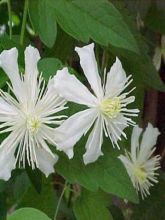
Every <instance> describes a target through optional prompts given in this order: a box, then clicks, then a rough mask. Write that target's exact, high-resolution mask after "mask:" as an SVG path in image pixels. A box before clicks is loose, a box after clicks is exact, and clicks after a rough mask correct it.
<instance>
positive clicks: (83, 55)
mask: <svg viewBox="0 0 165 220" xmlns="http://www.w3.org/2000/svg"><path fill="white" fill-rule="evenodd" d="M75 51H76V52H77V53H78V55H79V57H80V64H81V67H82V69H83V71H84V74H85V76H86V78H87V80H88V82H89V84H90V85H91V88H92V89H93V91H94V93H95V95H96V96H97V97H98V98H102V96H103V90H102V85H101V79H100V76H99V73H98V68H97V62H96V58H95V54H94V43H92V44H89V45H87V46H84V47H81V48H79V47H76V48H75Z"/></svg>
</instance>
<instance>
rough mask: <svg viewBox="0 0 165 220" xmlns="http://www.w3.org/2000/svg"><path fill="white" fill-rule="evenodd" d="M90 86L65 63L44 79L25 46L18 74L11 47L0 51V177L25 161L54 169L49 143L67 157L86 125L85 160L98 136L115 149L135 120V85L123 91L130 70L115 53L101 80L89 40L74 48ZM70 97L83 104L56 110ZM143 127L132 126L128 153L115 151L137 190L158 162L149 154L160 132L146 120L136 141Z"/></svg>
mask: <svg viewBox="0 0 165 220" xmlns="http://www.w3.org/2000/svg"><path fill="white" fill-rule="evenodd" d="M75 51H76V52H77V53H78V55H79V57H80V64H81V67H82V69H83V71H84V74H85V77H86V78H87V81H88V83H89V86H88V87H86V86H84V85H83V84H82V83H81V82H80V81H79V80H78V79H77V78H76V77H75V76H74V75H71V74H70V73H69V71H68V69H67V68H63V69H62V70H58V71H57V73H56V75H55V76H53V78H51V79H50V80H49V82H48V84H47V85H46V83H45V81H44V80H43V78H42V75H41V74H39V72H38V68H37V63H38V61H39V59H40V55H39V52H38V50H37V49H35V48H33V47H32V46H29V47H27V48H26V50H25V72H24V73H22V74H19V68H18V64H17V58H18V51H17V49H16V48H13V49H10V50H5V51H3V52H2V53H1V54H0V67H1V68H2V69H3V70H4V71H5V72H6V74H7V75H8V77H9V79H10V81H11V84H8V86H9V90H10V92H5V91H2V90H0V133H7V136H6V138H4V140H3V141H2V142H1V144H0V167H1V169H0V179H4V180H8V179H9V178H10V176H11V171H12V170H13V169H15V167H16V166H18V167H25V166H26V164H27V165H29V166H31V167H32V169H35V168H39V169H40V170H41V171H42V172H43V173H44V174H45V175H46V176H48V175H49V174H50V173H52V172H54V164H55V163H56V162H57V160H58V156H57V155H56V154H54V153H52V151H51V150H50V148H49V145H53V146H56V148H57V150H60V151H63V152H65V153H66V154H67V155H68V157H69V158H70V159H71V158H72V157H73V156H74V151H73V147H74V145H75V144H76V143H77V142H78V141H79V139H80V138H81V137H82V136H83V135H85V134H86V133H87V132H88V131H90V134H89V137H88V140H87V142H86V145H85V149H86V152H85V154H84V155H83V160H84V163H85V164H88V163H92V162H94V161H96V160H97V159H98V157H99V156H101V155H103V152H102V150H101V147H102V143H103V136H104V135H105V136H106V137H107V138H109V140H110V142H111V143H112V146H113V147H117V148H119V149H120V146H119V143H118V142H119V141H120V140H121V139H122V137H124V138H126V137H127V136H126V133H125V131H124V130H125V128H126V127H128V126H129V125H133V126H134V125H136V123H135V122H134V121H133V119H132V118H133V117H136V116H138V113H139V110H138V109H132V108H129V107H128V106H129V104H130V103H132V102H134V100H135V97H134V96H132V95H130V94H131V92H132V91H133V90H134V89H135V88H133V89H130V90H129V91H126V89H127V87H128V86H129V85H130V84H131V82H132V76H131V75H130V76H126V73H125V71H124V69H123V67H122V64H121V62H120V60H119V59H118V58H116V61H115V63H114V64H113V65H112V67H111V69H110V71H109V72H108V73H107V74H106V71H104V72H105V74H104V80H103V81H102V80H101V77H100V75H99V71H98V66H97V62H96V58H95V54H94V44H93V43H92V44H90V45H87V46H84V47H82V48H78V47H76V48H75ZM67 101H69V102H73V103H77V104H80V105H83V106H86V109H85V110H83V111H80V112H77V113H75V114H74V115H72V116H71V117H69V118H67V119H66V117H67V116H65V115H62V114H60V112H61V111H62V110H64V109H66V108H67V107H66V106H65V104H66V102H67ZM141 132H142V129H140V128H138V127H137V126H135V127H134V129H133V134H132V140H131V153H129V152H127V151H126V155H125V156H124V155H120V156H119V159H120V160H121V161H122V162H123V164H124V166H125V167H126V169H127V172H128V174H129V176H130V178H131V180H132V182H133V185H134V187H135V188H136V189H137V190H140V191H141V194H142V196H145V195H146V194H148V193H149V191H148V189H149V186H150V185H152V183H151V182H156V178H155V171H156V170H157V169H158V168H159V159H160V158H159V157H158V156H155V157H152V154H153V152H154V148H153V146H154V145H155V144H156V140H157V136H158V134H159V132H158V130H157V129H156V128H153V127H152V125H150V124H149V125H148V127H147V129H146V131H145V132H144V135H143V139H142V143H141V145H140V147H139V144H138V139H139V136H140V133H141Z"/></svg>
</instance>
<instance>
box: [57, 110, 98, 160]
mask: <svg viewBox="0 0 165 220" xmlns="http://www.w3.org/2000/svg"><path fill="white" fill-rule="evenodd" d="M96 117H97V111H96V110H95V109H87V110H84V111H81V112H78V113H76V114H74V115H72V116H71V117H70V118H68V119H67V120H65V121H64V122H63V124H62V125H61V126H60V127H58V128H57V129H55V141H56V143H57V149H58V150H63V151H64V152H65V153H66V154H67V155H68V156H69V158H71V157H73V146H74V145H75V144H76V142H77V141H78V140H79V139H80V138H81V137H82V135H83V134H85V133H86V132H87V131H88V130H89V128H90V127H91V126H92V124H93V123H94V120H95V119H96Z"/></svg>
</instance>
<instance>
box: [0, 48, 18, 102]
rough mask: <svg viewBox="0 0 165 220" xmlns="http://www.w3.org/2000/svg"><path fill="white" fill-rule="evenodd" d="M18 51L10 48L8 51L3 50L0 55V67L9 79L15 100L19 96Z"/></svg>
mask: <svg viewBox="0 0 165 220" xmlns="http://www.w3.org/2000/svg"><path fill="white" fill-rule="evenodd" d="M17 59H18V50H17V49H16V48H12V49H10V50H4V51H3V52H2V53H1V54H0V67H1V68H2V69H3V70H4V71H5V73H6V74H7V76H8V77H9V79H10V81H11V83H12V86H13V90H14V93H15V95H16V96H17V98H18V97H19V96H20V94H21V78H20V75H19V69H18V63H17Z"/></svg>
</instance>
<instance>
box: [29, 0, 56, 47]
mask: <svg viewBox="0 0 165 220" xmlns="http://www.w3.org/2000/svg"><path fill="white" fill-rule="evenodd" d="M48 1H49V0H48ZM48 1H47V0H35V1H34V0H30V1H29V4H30V6H29V9H30V10H29V12H30V16H31V21H32V24H33V26H34V29H35V31H36V32H37V33H38V34H39V37H40V39H41V41H42V42H43V43H44V44H45V45H46V46H47V47H50V48H51V47H53V45H54V43H55V40H56V35H57V24H56V20H55V16H54V13H53V10H52V8H51V7H49V5H48Z"/></svg>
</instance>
